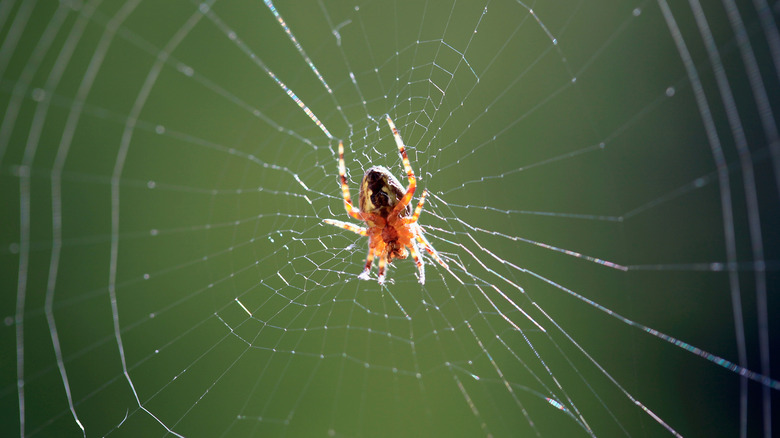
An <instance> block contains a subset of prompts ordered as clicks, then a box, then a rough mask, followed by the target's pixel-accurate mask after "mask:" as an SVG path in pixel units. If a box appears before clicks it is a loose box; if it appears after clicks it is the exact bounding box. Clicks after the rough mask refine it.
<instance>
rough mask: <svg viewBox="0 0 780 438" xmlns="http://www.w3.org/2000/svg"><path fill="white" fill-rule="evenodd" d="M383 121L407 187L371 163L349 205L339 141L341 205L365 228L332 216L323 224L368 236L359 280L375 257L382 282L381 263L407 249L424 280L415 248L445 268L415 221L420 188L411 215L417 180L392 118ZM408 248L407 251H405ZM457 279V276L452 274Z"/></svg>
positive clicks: (401, 255)
mask: <svg viewBox="0 0 780 438" xmlns="http://www.w3.org/2000/svg"><path fill="white" fill-rule="evenodd" d="M387 124H388V125H389V126H390V129H391V130H392V131H393V138H394V139H395V143H396V145H397V146H398V152H399V153H400V154H401V158H402V159H403V163H404V170H406V175H407V176H408V178H409V187H407V188H406V189H405V190H404V188H403V186H402V185H401V183H400V182H399V181H398V179H396V177H395V176H393V174H392V173H390V171H389V170H388V169H387V168H386V167H383V166H373V167H371V168H369V169H368V170H367V171H366V173H365V174H364V175H363V179H362V180H361V182H360V193H359V196H358V207H359V208H355V207H354V206H353V205H352V198H351V196H350V194H349V186H348V185H347V176H346V168H345V165H344V143H342V142H339V179H340V180H341V193H342V196H343V198H344V208H345V209H346V210H347V213H348V214H349V215H350V216H352V217H353V218H355V219H358V220H361V221H363V222H365V223H366V225H367V228H364V227H360V226H357V225H355V224H351V223H349V222H342V221H338V220H334V219H325V223H328V224H331V225H335V226H337V227H341V228H344V229H346V230H349V231H352V232H355V233H358V234H360V235H362V236H368V257H367V258H366V267H365V269H364V270H363V272H362V273H361V274H360V275H359V278H361V279H364V280H365V279H368V278H369V273H370V272H371V264H372V262H373V261H374V258H379V278H378V280H379V283H384V281H385V265H386V264H387V263H390V262H392V261H393V259H405V258H406V257H407V256H408V252H411V254H412V258H413V259H414V262H415V264H416V265H417V270H418V271H419V279H420V283H425V269H424V264H423V260H422V257H420V253H419V250H418V248H422V249H424V250H425V251H427V252H428V254H430V255H431V257H433V258H434V260H436V261H437V262H438V263H439V264H441V265H442V266H443V267H444V268H445V269H447V270H448V271H449V267H448V266H447V264H446V263H445V262H444V261H443V260H442V259H441V257H439V254H438V253H437V252H436V250H435V249H433V247H432V246H431V244H430V243H429V242H428V239H426V238H425V236H424V235H423V234H422V233H423V231H422V228H421V227H420V225H419V224H417V219H418V218H419V217H420V213H421V212H422V208H423V204H425V196H426V195H427V194H428V192H427V191H423V194H422V196H421V197H420V201H419V202H418V203H417V208H415V209H414V214H412V206H411V204H410V202H411V201H412V196H414V191H415V189H416V188H417V179H416V178H415V177H414V172H413V171H412V166H411V164H410V163H409V157H408V156H407V155H406V148H405V147H404V142H403V140H402V139H401V135H400V134H399V133H398V129H396V127H395V124H394V123H393V120H392V119H391V118H390V117H389V116H388V117H387ZM407 248H408V251H407ZM456 278H457V277H456Z"/></svg>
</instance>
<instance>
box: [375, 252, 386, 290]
mask: <svg viewBox="0 0 780 438" xmlns="http://www.w3.org/2000/svg"><path fill="white" fill-rule="evenodd" d="M386 264H387V255H386V254H382V255H381V256H380V257H379V278H378V279H377V281H379V284H384V283H385V265H386Z"/></svg>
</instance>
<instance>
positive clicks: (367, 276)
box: [358, 246, 374, 280]
mask: <svg viewBox="0 0 780 438" xmlns="http://www.w3.org/2000/svg"><path fill="white" fill-rule="evenodd" d="M373 261H374V248H371V247H370V246H369V247H368V256H367V257H366V267H365V269H363V272H362V273H360V275H358V278H359V279H361V280H369V279H371V262H373Z"/></svg>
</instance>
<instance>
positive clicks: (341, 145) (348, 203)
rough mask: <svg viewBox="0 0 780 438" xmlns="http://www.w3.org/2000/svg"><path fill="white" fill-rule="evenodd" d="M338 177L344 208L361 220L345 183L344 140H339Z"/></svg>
mask: <svg viewBox="0 0 780 438" xmlns="http://www.w3.org/2000/svg"><path fill="white" fill-rule="evenodd" d="M339 179H340V180H341V195H342V196H343V197H344V209H345V210H347V214H349V215H350V216H352V217H353V218H355V219H357V220H361V221H362V220H363V217H362V216H361V214H360V210H358V209H357V208H355V206H353V205H352V196H350V194H349V185H347V167H346V166H345V165H344V142H343V141H339Z"/></svg>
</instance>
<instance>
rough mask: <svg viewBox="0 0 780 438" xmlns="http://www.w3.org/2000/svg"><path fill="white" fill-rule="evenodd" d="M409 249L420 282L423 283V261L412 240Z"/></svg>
mask: <svg viewBox="0 0 780 438" xmlns="http://www.w3.org/2000/svg"><path fill="white" fill-rule="evenodd" d="M409 249H410V252H411V253H412V259H414V264H416V265H417V271H418V272H419V276H418V279H419V280H420V284H425V263H424V262H423V259H422V257H420V252H419V251H417V245H416V244H415V243H414V242H411V245H409Z"/></svg>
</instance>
